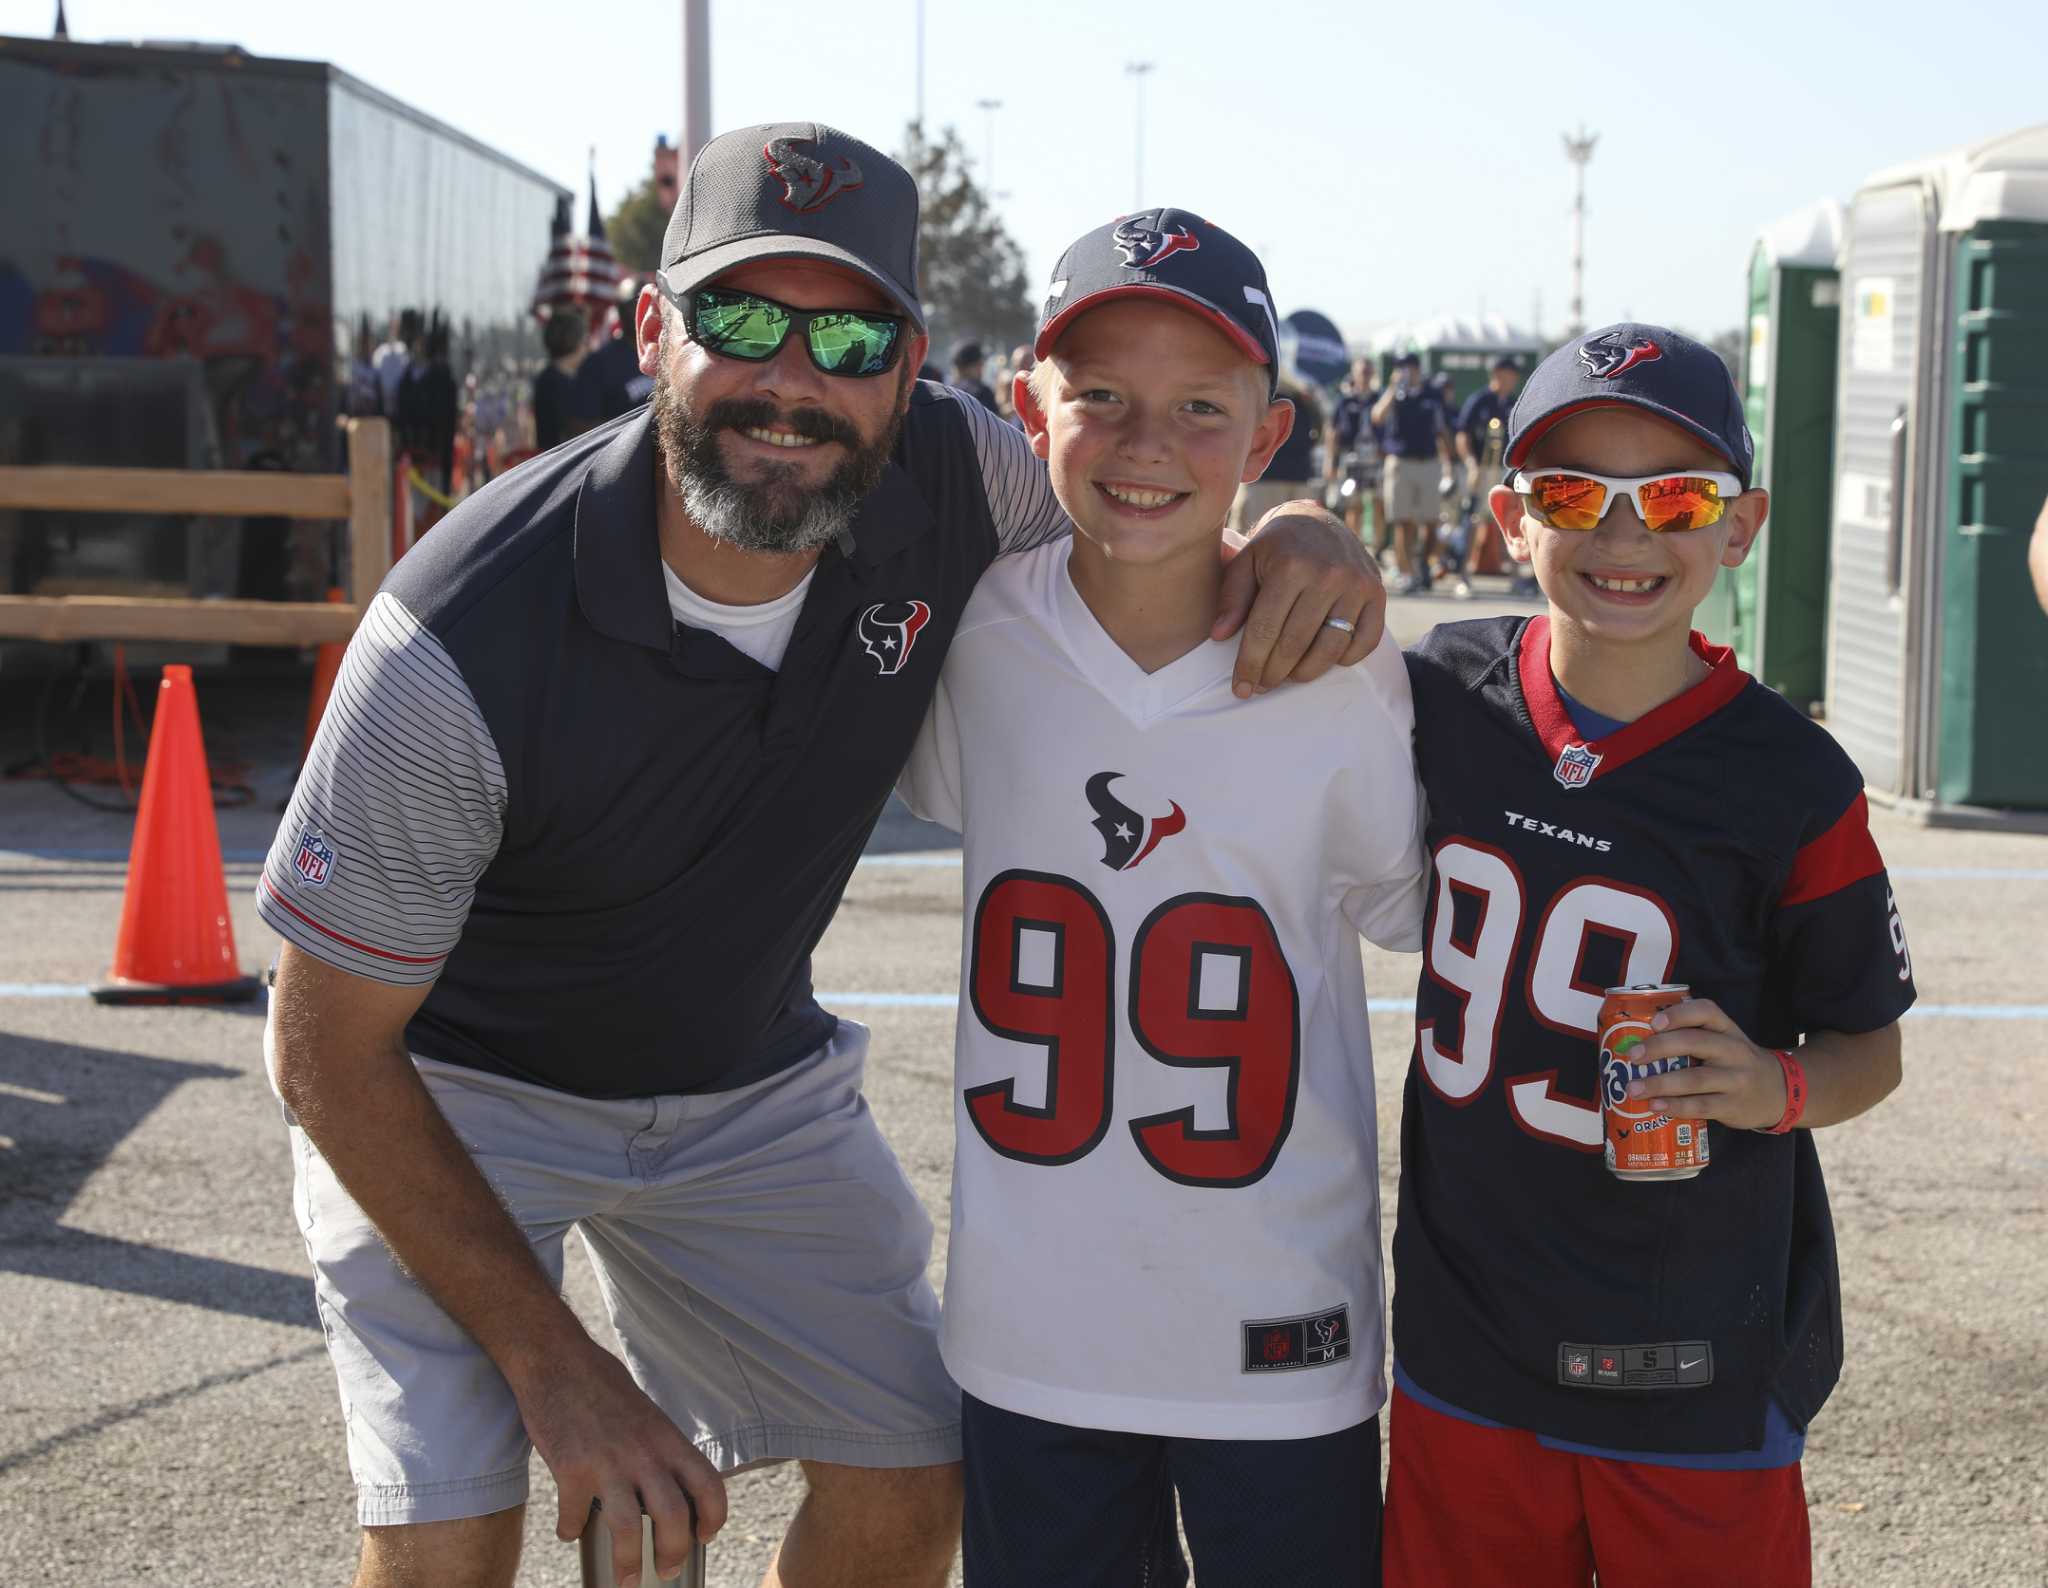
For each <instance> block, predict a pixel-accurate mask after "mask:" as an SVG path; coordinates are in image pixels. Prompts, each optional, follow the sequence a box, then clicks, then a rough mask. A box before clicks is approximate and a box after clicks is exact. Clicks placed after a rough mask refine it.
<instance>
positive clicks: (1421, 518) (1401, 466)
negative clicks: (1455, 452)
mask: <svg viewBox="0 0 2048 1588" xmlns="http://www.w3.org/2000/svg"><path fill="white" fill-rule="evenodd" d="M1443 477H1444V468H1443V461H1442V460H1441V459H1440V458H1437V457H1435V456H1434V455H1432V456H1430V457H1426V458H1389V459H1387V468H1386V499H1387V522H1388V523H1390V524H1434V523H1435V522H1436V519H1437V507H1438V504H1439V502H1441V500H1442V497H1441V496H1440V495H1439V494H1438V491H1437V486H1438V485H1439V484H1440V483H1441V482H1442V480H1443Z"/></svg>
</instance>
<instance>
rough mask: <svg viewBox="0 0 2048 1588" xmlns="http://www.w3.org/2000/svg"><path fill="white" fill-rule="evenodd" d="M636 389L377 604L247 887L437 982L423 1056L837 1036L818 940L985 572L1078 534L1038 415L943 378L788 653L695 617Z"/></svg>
mask: <svg viewBox="0 0 2048 1588" xmlns="http://www.w3.org/2000/svg"><path fill="white" fill-rule="evenodd" d="M656 471H657V462H656V457H655V450H654V441H653V432H652V429H651V425H650V418H649V414H648V412H647V411H646V410H644V409H643V410H639V411H637V412H635V413H632V414H629V415H627V416H626V417H624V418H622V419H619V420H616V421H614V422H613V423H611V424H609V425H606V426H603V427H601V428H600V429H597V430H594V431H592V432H590V433H589V434H588V435H585V436H582V437H579V438H577V439H576V440H574V441H572V442H570V443H569V444H567V445H565V446H563V447H560V448H558V449H556V450H555V451H553V452H550V453H547V454H545V455H544V456H542V457H539V458H536V459H534V460H533V461H532V462H531V463H529V464H527V465H525V466H524V467H522V468H519V469H517V470H514V471H513V472H512V473H511V474H508V475H506V476H504V477H503V478H501V479H499V480H496V481H493V482H492V483H491V484H490V485H489V486H487V487H486V488H485V489H484V490H482V491H480V492H478V493H477V494H476V495H475V496H472V497H471V498H469V499H468V500H467V501H465V502H464V503H463V504H462V505H461V506H460V507H458V508H457V509H456V510H455V511H454V512H453V513H451V514H450V515H449V516H448V517H447V518H446V519H444V520H443V521H442V522H441V523H440V524H438V525H437V526H435V529H434V532H433V533H432V534H431V535H429V536H427V537H426V539H424V540H423V541H421V542H420V544H419V545H417V546H415V547H414V548H413V549H412V551H411V552H409V553H408V554H407V555H406V556H405V558H404V559H403V560H402V561H400V562H399V564H398V565H397V567H395V568H394V569H393V570H392V572H391V576H390V578H388V579H387V580H386V581H385V583H384V587H383V589H382V590H381V591H380V592H379V593H378V595H377V598H376V600H375V601H374V602H373V603H372V604H371V606H370V609H369V611H368V612H367V613H366V614H365V616H364V619H363V623H362V625H361V627H360V628H359V629H358V631H357V633H356V636H355V638H354V640H353V641H352V642H351V644H350V646H349V649H348V653H347V656H346V658H345V659H344V661H343V663H342V668H341V673H340V676H339V678H338V679H337V680H336V683H335V687H334V692H333V696H332V698H331V700H330V703H329V705H328V709H327V715H326V718H325V719H324V721H323V722H322V723H321V727H320V731H319V733H318V735H317V736H316V738H315V740H314V743H313V748H312V751H311V753H310V755H309V756H308V758H307V764H306V768H305V771H304V772H303V773H302V774H301V776H300V779H299V783H298V788H297V790H296V792H295V793H294V795H293V798H292V802H291V806H290V808H289V810H288V811H287V812H286V815H285V818H284V822H283V825H282V826H281V827H280V828H279V830H278V835H277V839H276V842H275V843H274V844H273V845H272V848H271V852H270V857H269V861H268V863H267V865H266V866H265V868H264V874H263V879H262V882H261V884H260V885H259V887H258V890H257V908H258V911H259V913H260V914H261V915H262V917H263V919H264V920H265V921H266V922H268V923H269V924H270V925H271V926H272V927H274V928H275V929H276V930H277V931H278V932H280V933H282V934H283V935H284V936H285V937H286V938H288V939H289V940H290V941H291V942H292V943H294V944H295V945H296V946H297V947H299V948H301V949H303V950H305V951H306V952H307V953H309V954H312V955H314V956H316V957H318V958H319V959H322V960H324V961H326V962H328V963H329V964H332V965H335V966H337V967H339V968H340V969H342V970H345V971H349V972H351V973H353V974H355V975H359V976H365V977H369V978H371V979H372V980H376V981H381V982H387V983H392V984H396V985H420V984H423V983H429V982H431V983H432V991H430V992H429V993H428V994H427V998H426V1001H425V1002H424V1003H423V1004H422V1005H421V1007H420V1010H419V1012H418V1014H417V1015H416V1016H415V1017H414V1019H413V1021H412V1023H411V1025H410V1026H409V1027H408V1028H407V1032H406V1038H407V1042H408V1044H409V1046H410V1047H411V1049H412V1051H413V1052H414V1053H415V1054H417V1055H419V1056H421V1057H424V1058H432V1059H439V1060H442V1061H445V1062H448V1063H454V1064H461V1065H467V1066H470V1067H473V1068H476V1069H480V1070H489V1071H493V1072H495V1073H498V1074H503V1075H509V1076H514V1077H517V1078H518V1079H521V1080H526V1081H532V1082H537V1083H539V1084H541V1085H545V1086H550V1087H554V1088H557V1089H559V1090H562V1091H567V1092H575V1093H579V1094H582V1095H585V1096H590V1097H632V1096H648V1095H652V1094H655V1093H665V1092H695V1091H723V1090H727V1089H730V1088H732V1087H736V1086H743V1085H746V1084H747V1083H749V1082H751V1081H755V1080H759V1079H761V1078H762V1077H763V1076H766V1075H771V1074H773V1073H775V1072H776V1071H777V1070H779V1069H782V1068H784V1067H786V1066H787V1065H790V1064H793V1063H795V1062H796V1061H797V1060H798V1059H800V1058H802V1057H803V1056H804V1055H805V1054H807V1053H809V1052H810V1051H812V1050H813V1049H814V1048H816V1047H817V1046H818V1044H819V1043H820V1042H822V1041H824V1040H825V1038H826V1037H827V1036H829V1035H830V1033H831V1030H832V1027H833V1019H832V1017H831V1016H830V1015H828V1014H826V1013H825V1012H824V1011H823V1010H821V1009H820V1008H819V1007H818V1005H817V1002H816V1001H815V1000H814V999H813V997H812V996H811V981H810V955H811V950H812V949H813V948H814V947H815V946H816V944H817V942H818V939H819V938H820V937H821V936H822V935H823V933H824V931H825V927H826V925H827V923H828V922H829V921H830V920H831V918H832V912H833V910H834V909H835V908H836V907H837V905H838V903H839V898H840V894H841V893H842V891H843V890H844V888H845V886H846V882H847V878H848V877H849V876H850V875H851V874H852V871H853V866H854V863H855V861H856V860H857V859H858V858H859V856H860V852H861V849H862V847H863V845H864V844H865V843H866V841H867V837H868V834H869V832H870V831H871V830H872V828H873V826H874V824H875V821H876V819H877V818H878V817H879V816H880V815H881V812H882V809H883V807H884V805H885V804H886V802H887V800H888V797H889V792H890V790H891V789H892V788H893V787H894V785H895V781H896V777H897V774H898V773H899V772H900V770H901V769H902V766H903V763H904V761H905V759H906V757H907V756H908V754H909V751H910V747H911V745H912V743H913V742H914V741H915V739H916V737H917V732H918V728H919V726H920V725H921V724H922V722H923V721H924V715H925V709H926V707H927V705H928V704H929V703H930V700H931V695H932V690H933V687H934V685H935V684H936V682H937V679H938V676H939V664H940V663H941V662H942V661H944V659H945V654H946V647H947V644H948V642H949V641H950V640H951V639H952V636H953V630H954V627H955V625H956V624H957V623H958V621H959V617H960V612H961V609H962V607H963V606H964V605H965V604H966V601H967V596H968V592H969V591H970V590H971V589H972V588H973V586H974V583H975V580H976V579H978V578H979V577H980V575H981V573H982V571H983V570H984V569H985V568H986V567H987V566H988V565H989V563H990V562H991V561H992V560H993V559H994V558H995V557H996V556H997V555H998V554H999V553H1000V552H1004V551H1018V550H1023V549H1025V548H1027V547H1030V546H1034V545H1038V544H1041V543H1043V542H1044V541H1046V540H1048V539H1050V538H1053V537H1054V536H1056V535H1059V534H1062V533H1065V531H1066V527H1067V526H1066V520H1065V517H1064V515H1063V514H1062V513H1061V512H1060V509H1059V504H1058V501H1057V500H1056V499H1055V498H1054V496H1053V494H1052V490H1051V487H1050V485H1049V483H1048V482H1047V479H1046V475H1045V469H1044V465H1043V464H1041V463H1040V462H1039V461H1038V460H1037V459H1036V458H1034V457H1033V456H1032V454H1031V451H1030V445H1029V443H1028V442H1027V441H1026V440H1025V438H1024V436H1023V435H1022V434H1021V433H1019V432H1018V431H1016V430H1014V429H1012V428H1011V427H1010V426H1008V425H1006V424H1004V423H1002V421H1001V420H999V419H997V418H996V417H995V416H994V415H993V414H990V413H988V412H987V411H985V410H984V409H982V408H981V407H980V405H979V404H977V403H974V402H973V401H972V400H971V399H964V398H962V397H961V396H960V395H959V394H957V393H954V392H951V391H949V390H947V389H946V388H943V387H938V386H931V385H924V386H920V387H919V388H918V389H917V390H916V392H915V393H914V395H913V397H912V400H911V405H910V412H909V415H908V417H907V418H906V420H905V423H904V426H903V433H902V439H901V440H900V442H899V444H898V446H897V449H896V452H895V455H894V458H893V460H892V461H891V463H890V464H889V465H888V467H887V468H886V470H885V471H884V474H883V477H882V480H881V483H880V484H879V485H878V486H877V487H876V489H875V491H874V492H873V494H872V495H870V496H869V498H868V499H867V500H866V502H864V503H863V504H862V506H861V510H860V513H859V516H858V517H857V519H856V520H855V523H854V525H853V527H852V531H851V550H850V552H849V551H846V550H844V549H842V547H841V546H837V545H835V546H830V547H827V548H826V550H825V553H824V555H823V557H822V558H821V559H820V561H819V563H818V565H817V567H816V569H815V571H814V573H813V575H812V579H811V583H810V587H809V589H808V591H807V593H806V594H805V596H804V598H803V607H802V611H801V615H800V616H799V617H798V619H797V623H796V629H795V632H794V634H793V635H792V636H791V638H790V641H789V646H788V649H787V651H786V653H785V654H784V656H783V658H782V665H781V667H780V669H779V670H778V671H770V670H769V669H768V668H766V667H764V666H762V665H761V664H760V663H758V662H756V661H754V660H753V659H752V658H751V657H748V656H746V655H743V654H742V653H741V652H740V651H738V650H736V649H734V648H733V647H732V646H731V645H729V644H728V643H727V642H726V641H725V640H724V639H723V638H721V637H720V636H718V635H715V634H712V633H709V632H707V631H705V630H702V629H696V628H690V627H687V626H685V625H683V624H681V623H678V622H676V621H675V620H674V618H673V617H672V616H671V613H670V608H669V604H668V596H667V593H666V591H665V588H664V582H663V577H662V564H661V558H660V549H659V543H658V540H657V534H656V528H655V497H654V492H655V489H656Z"/></svg>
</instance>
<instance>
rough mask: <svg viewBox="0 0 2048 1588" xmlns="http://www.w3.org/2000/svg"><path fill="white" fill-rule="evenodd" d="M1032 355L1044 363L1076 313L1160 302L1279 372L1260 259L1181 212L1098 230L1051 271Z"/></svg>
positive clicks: (1156, 213)
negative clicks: (1117, 302) (1137, 301)
mask: <svg viewBox="0 0 2048 1588" xmlns="http://www.w3.org/2000/svg"><path fill="white" fill-rule="evenodd" d="M1052 275H1053V280H1052V285H1051V286H1050V287H1049V288H1047V289H1046V298H1045V309H1044V312H1043V313H1042V314H1041V315H1040V316H1039V321H1038V338H1037V341H1036V342H1035V343H1034V350H1035V351H1036V353H1037V355H1038V357H1040V358H1045V357H1046V356H1047V355H1049V354H1050V353H1051V352H1052V348H1053V344H1054V343H1055V342H1057V341H1058V340H1059V337H1060V333H1061V332H1062V331H1064V330H1065V329H1066V328H1067V327H1068V325H1070V324H1071V323H1072V322H1073V320H1074V317H1075V316H1076V315H1078V314H1080V312H1081V311H1082V310H1083V309H1087V308H1091V307H1093V306H1094V305H1096V304H1099V303H1104V302H1108V301H1110V300H1111V299H1115V298H1132V297H1152V298H1163V299H1165V300H1166V301H1167V302H1169V303H1172V304H1175V305H1176V306H1177V307H1180V308H1183V309H1188V310H1191V311H1193V312H1194V313H1196V314H1199V315H1201V316H1202V317H1203V318H1204V319H1206V320H1208V321H1209V322H1210V323H1211V324H1212V325H1214V326H1215V327H1216V328H1217V329H1218V330H1220V331H1222V332H1223V334H1224V335H1226V336H1228V337H1229V338H1230V339H1231V340H1232V341H1233V342H1235V343H1236V344H1237V345H1238V346H1239V347H1240V348H1242V349H1243V350H1244V354H1245V357H1247V358H1249V359H1251V360H1252V361H1253V362H1254V363H1256V364H1263V365H1265V366H1266V370H1267V385H1268V387H1269V389H1270V388H1271V387H1273V386H1274V385H1276V384H1277V382H1278V378H1279V370H1280V322H1279V320H1278V318H1277V317H1276V316H1275V314H1274V312H1273V296H1272V293H1271V292H1270V291H1269V290H1268V289H1267V286H1266V267H1265V266H1264V265H1262V264H1260V263H1259V256H1258V255H1257V254H1255V253H1253V252H1252V251H1251V250H1250V249H1249V248H1247V247H1245V245H1244V244H1243V243H1241V242H1239V241H1238V240H1237V239H1236V238H1235V237H1233V236H1231V235H1230V233H1228V232H1226V231H1225V230H1224V229H1223V228H1222V227H1220V226H1217V225H1214V224H1213V223H1211V222H1209V221H1205V220H1203V219H1202V217H1201V216H1199V215H1193V214H1190V213H1189V212H1188V211H1186V210H1177V209H1156V210H1145V211H1143V212H1142V213H1140V214H1137V215H1126V216H1123V217H1122V218H1120V219H1118V220H1114V221H1111V222H1110V223H1109V224H1108V225H1107V226H1098V227H1097V228H1096V229H1095V230H1094V231H1092V232H1090V233H1088V235H1087V236H1085V237H1083V238H1081V239H1080V240H1079V241H1077V242H1076V243H1075V244H1074V245H1073V246H1072V247H1070V248H1069V249H1068V250H1067V251H1066V252H1065V253H1064V254H1062V255H1061V256H1060V262H1059V264H1057V265H1056V266H1054V267H1053V273H1052Z"/></svg>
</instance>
